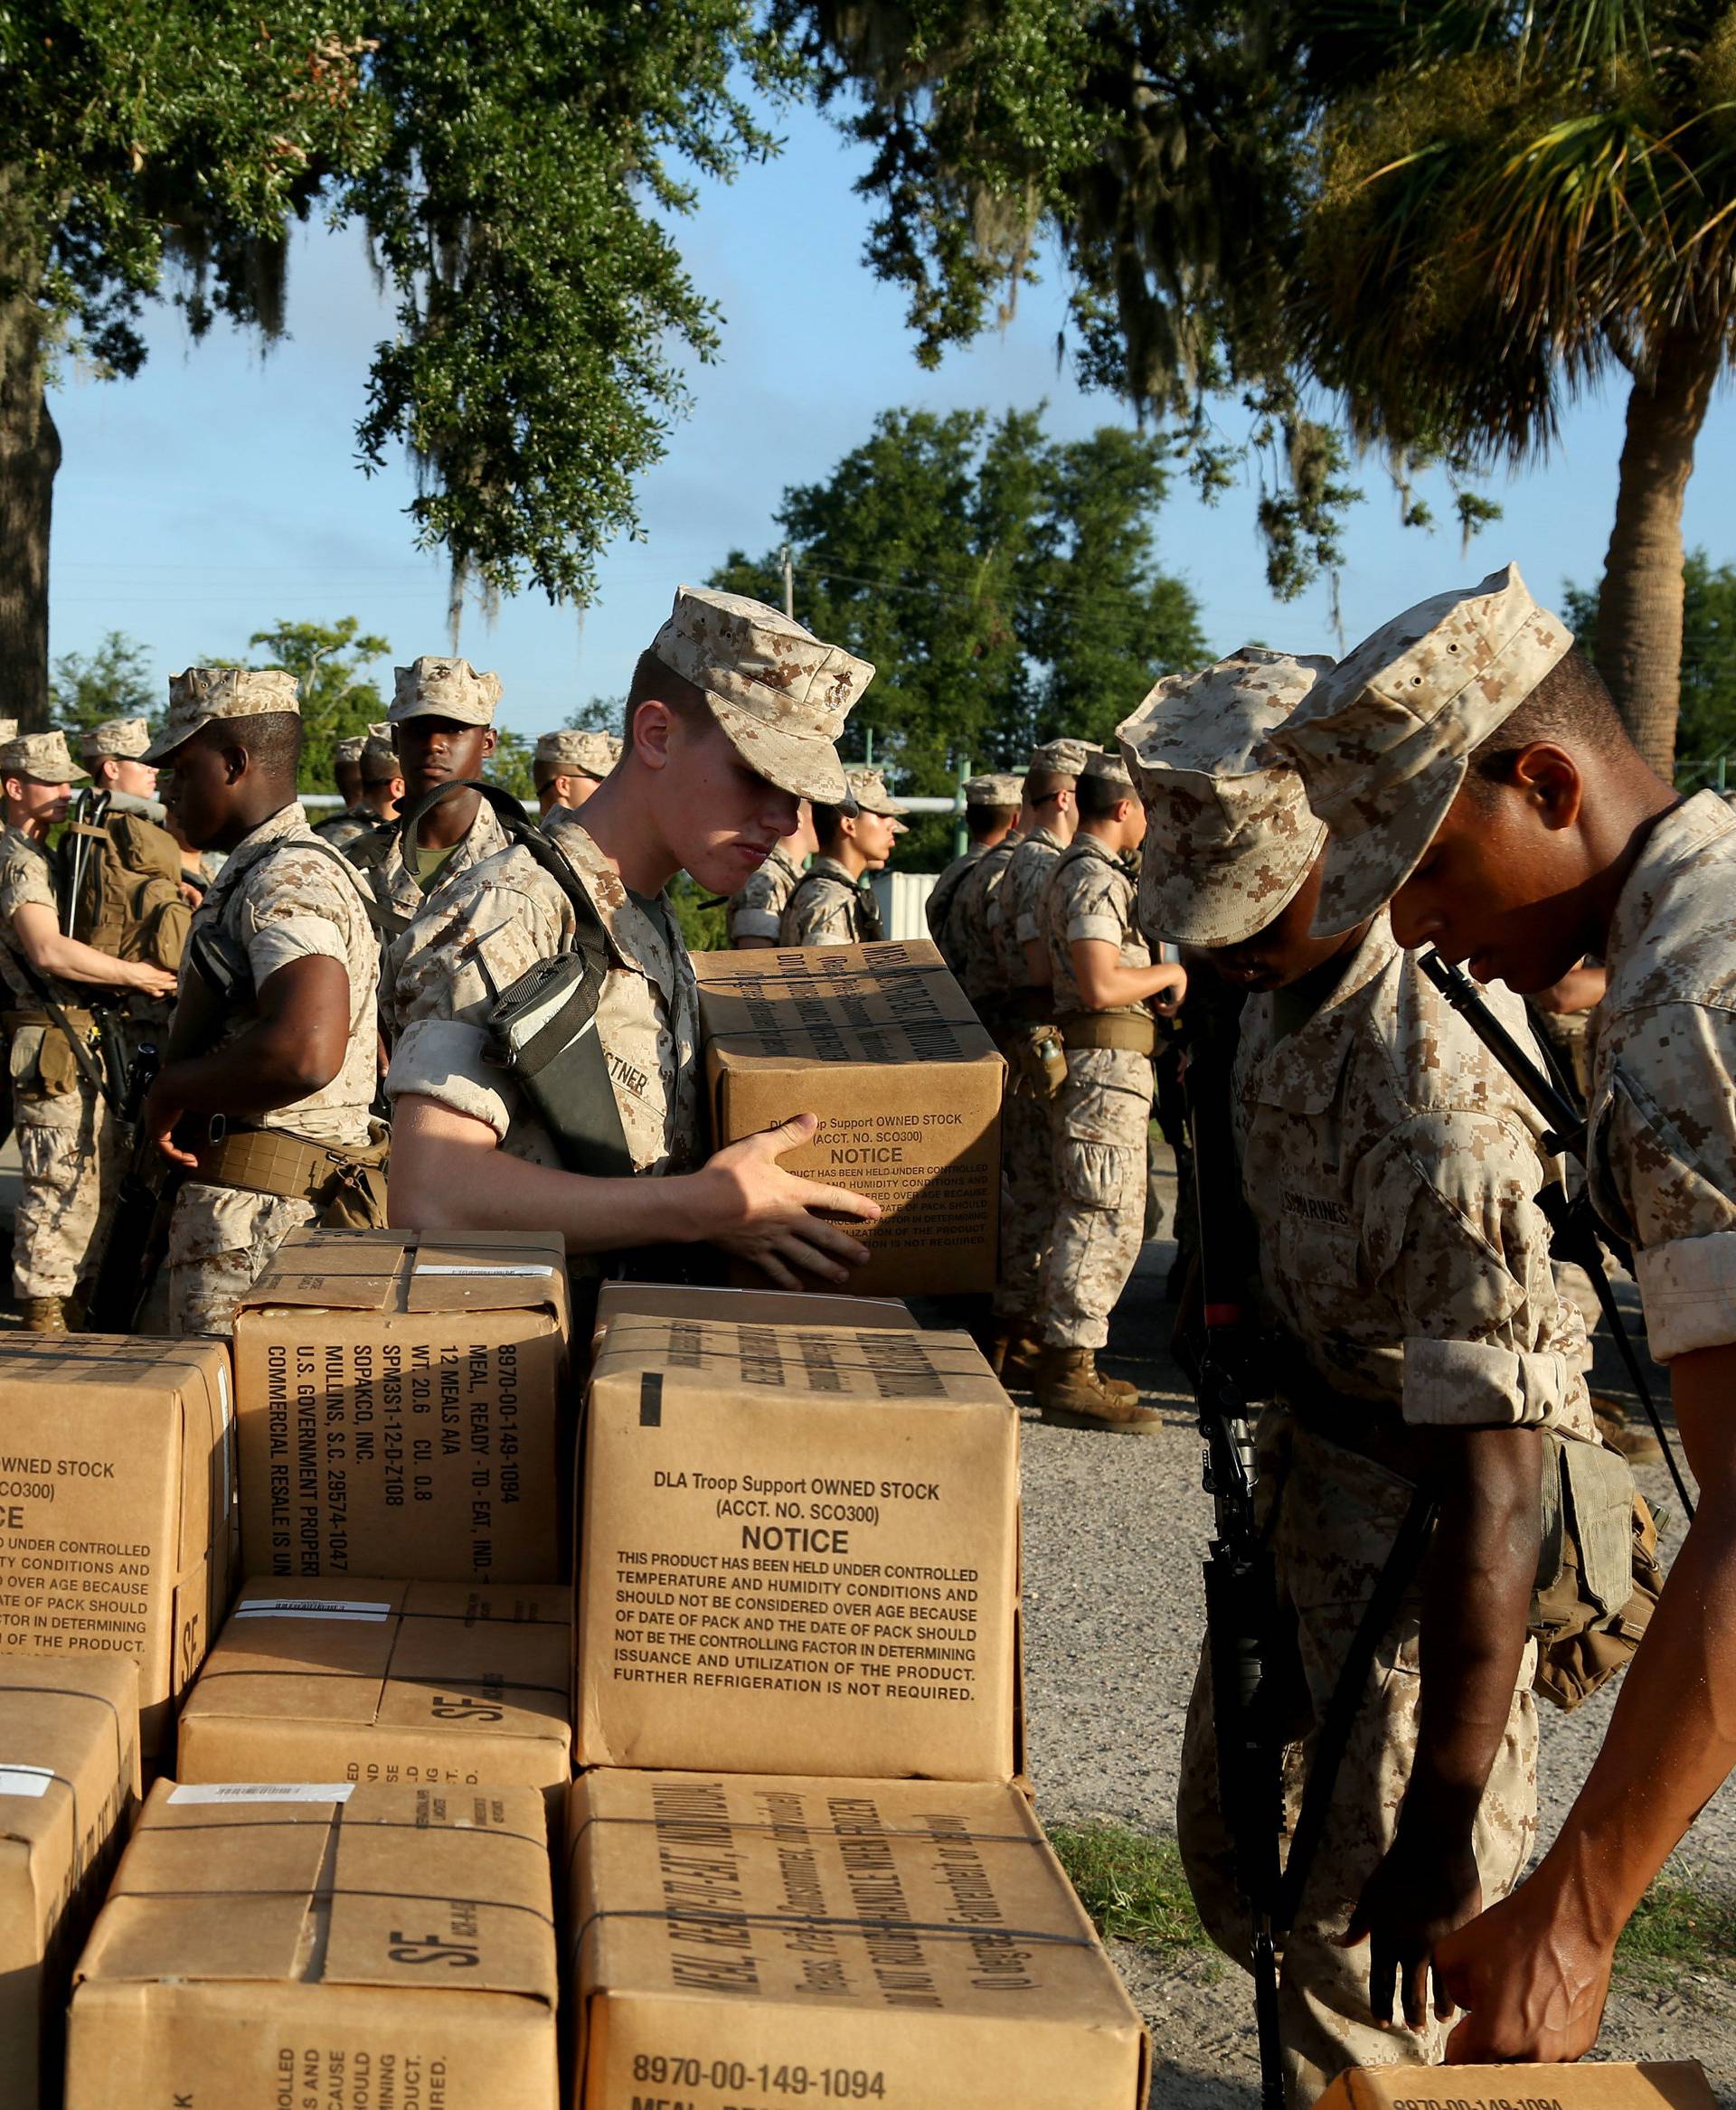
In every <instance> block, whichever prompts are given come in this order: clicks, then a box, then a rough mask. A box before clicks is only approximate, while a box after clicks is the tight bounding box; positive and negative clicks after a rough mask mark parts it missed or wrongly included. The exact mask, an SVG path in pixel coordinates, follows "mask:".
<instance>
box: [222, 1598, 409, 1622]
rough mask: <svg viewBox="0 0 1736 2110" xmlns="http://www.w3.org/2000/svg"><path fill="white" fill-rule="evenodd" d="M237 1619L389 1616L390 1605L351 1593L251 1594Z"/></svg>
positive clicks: (390, 1614) (385, 1617) (375, 1617)
mask: <svg viewBox="0 0 1736 2110" xmlns="http://www.w3.org/2000/svg"><path fill="white" fill-rule="evenodd" d="M391 1616H392V1606H390V1605H382V1604H377V1603H373V1602H369V1601H364V1600H363V1599H361V1598H354V1597H252V1598H250V1599H249V1600H248V1602H247V1603H246V1604H245V1605H237V1606H236V1607H235V1611H234V1617H236V1618H237V1619H390V1618H391Z"/></svg>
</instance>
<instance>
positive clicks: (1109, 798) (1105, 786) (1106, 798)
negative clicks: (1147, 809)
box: [1075, 769, 1139, 821]
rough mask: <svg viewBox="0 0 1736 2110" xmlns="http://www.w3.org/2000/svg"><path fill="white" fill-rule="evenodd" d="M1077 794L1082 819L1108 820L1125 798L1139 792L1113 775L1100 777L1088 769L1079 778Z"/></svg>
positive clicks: (1076, 788) (1133, 796)
mask: <svg viewBox="0 0 1736 2110" xmlns="http://www.w3.org/2000/svg"><path fill="white" fill-rule="evenodd" d="M1075 796H1077V797H1078V800H1079V812H1080V819H1081V820H1087V821H1107V820H1108V819H1109V815H1111V814H1112V813H1113V812H1114V811H1115V809H1116V807H1117V806H1118V805H1120V804H1121V802H1122V800H1123V799H1128V798H1137V797H1138V796H1139V794H1138V793H1137V791H1136V790H1135V789H1134V788H1133V787H1132V785H1131V784H1119V783H1118V782H1117V781H1116V779H1115V778H1114V777H1099V776H1098V775H1097V774H1096V772H1095V771H1093V770H1090V769H1088V770H1087V771H1086V772H1085V774H1084V775H1083V776H1082V777H1080V779H1079V783H1078V785H1077V787H1075Z"/></svg>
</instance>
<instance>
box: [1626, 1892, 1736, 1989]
mask: <svg viewBox="0 0 1736 2110" xmlns="http://www.w3.org/2000/svg"><path fill="white" fill-rule="evenodd" d="M1683 1964H1688V1965H1691V1966H1692V1967H1693V1968H1694V1969H1695V1970H1699V1971H1710V1972H1715V1973H1717V1974H1718V1975H1719V1976H1721V1977H1725V1978H1728V1977H1731V1976H1736V1898H1728V1897H1722V1896H1717V1895H1714V1894H1713V1893H1712V1891H1710V1890H1705V1889H1701V1888H1700V1887H1699V1886H1698V1885H1696V1884H1694V1883H1687V1882H1684V1881H1683V1880H1682V1879H1681V1878H1680V1877H1678V1876H1673V1875H1671V1874H1670V1873H1669V1871H1668V1870H1665V1873H1664V1874H1663V1875H1661V1876H1659V1877H1658V1879H1657V1880H1656V1882H1655V1883H1654V1884H1653V1885H1652V1887H1651V1889H1649V1890H1647V1891H1646V1895H1645V1896H1644V1897H1643V1898H1641V1899H1640V1901H1639V1904H1638V1906H1637V1908H1636V1910H1635V1912H1634V1917H1632V1918H1631V1919H1630V1920H1629V1921H1628V1925H1627V1926H1625V1927H1624V1928H1623V1929H1622V1934H1621V1939H1620V1941H1619V1942H1618V1943H1617V1945H1616V1965H1617V1968H1618V1970H1621V1969H1624V1968H1625V1969H1626V1970H1627V1971H1628V1972H1630V1973H1634V1974H1635V1975H1637V1976H1639V1977H1643V1978H1648V1979H1657V1978H1665V1977H1667V1976H1668V1975H1669V1973H1671V1971H1672V1970H1674V1969H1676V1968H1678V1967H1680V1966H1681V1965H1683Z"/></svg>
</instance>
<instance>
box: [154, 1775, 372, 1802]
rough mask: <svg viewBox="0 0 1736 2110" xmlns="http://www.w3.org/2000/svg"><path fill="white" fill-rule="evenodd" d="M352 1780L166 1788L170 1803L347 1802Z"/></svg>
mask: <svg viewBox="0 0 1736 2110" xmlns="http://www.w3.org/2000/svg"><path fill="white" fill-rule="evenodd" d="M354 1792H355V1783H354V1781H353V1780H212V1781H199V1782H195V1781H183V1782H182V1784H181V1785H180V1786H179V1787H172V1788H171V1789H170V1790H169V1800H170V1801H171V1802H172V1803H347V1802H348V1801H349V1799H350V1797H351V1795H352V1794H354Z"/></svg>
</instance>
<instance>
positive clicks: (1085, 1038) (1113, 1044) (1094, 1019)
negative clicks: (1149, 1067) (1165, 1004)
mask: <svg viewBox="0 0 1736 2110" xmlns="http://www.w3.org/2000/svg"><path fill="white" fill-rule="evenodd" d="M1056 1023H1057V1024H1058V1025H1059V1026H1060V1028H1061V1039H1062V1040H1063V1041H1065V1042H1066V1044H1067V1045H1068V1047H1070V1048H1118V1049H1120V1050H1123V1051H1124V1052H1125V1053H1127V1054H1129V1055H1155V1054H1156V1052H1157V1027H1156V1022H1155V1021H1154V1020H1153V1018H1152V1015H1151V1013H1149V1012H1148V1011H1145V1012H1142V1011H1076V1012H1071V1013H1068V1015H1067V1016H1066V1017H1064V1018H1061V1019H1058V1020H1057V1021H1056Z"/></svg>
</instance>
